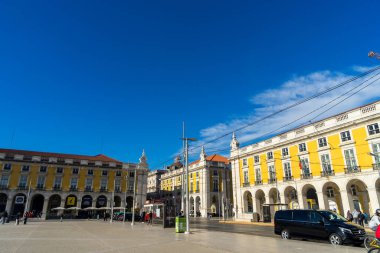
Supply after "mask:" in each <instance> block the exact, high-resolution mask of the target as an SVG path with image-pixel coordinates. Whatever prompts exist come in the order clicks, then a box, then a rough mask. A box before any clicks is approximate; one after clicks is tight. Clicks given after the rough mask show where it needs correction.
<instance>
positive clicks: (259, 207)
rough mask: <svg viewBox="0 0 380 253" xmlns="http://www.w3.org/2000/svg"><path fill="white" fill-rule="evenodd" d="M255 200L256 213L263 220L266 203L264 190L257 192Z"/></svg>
mask: <svg viewBox="0 0 380 253" xmlns="http://www.w3.org/2000/svg"><path fill="white" fill-rule="evenodd" d="M255 200H256V212H257V213H258V214H259V215H260V217H261V218H262V215H263V205H264V204H265V202H266V199H265V193H264V191H263V190H257V191H256V192H255Z"/></svg>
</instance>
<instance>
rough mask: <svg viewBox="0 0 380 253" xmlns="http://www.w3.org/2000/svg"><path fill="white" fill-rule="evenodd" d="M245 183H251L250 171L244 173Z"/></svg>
mask: <svg viewBox="0 0 380 253" xmlns="http://www.w3.org/2000/svg"><path fill="white" fill-rule="evenodd" d="M244 183H249V177H248V171H247V170H245V171H244Z"/></svg>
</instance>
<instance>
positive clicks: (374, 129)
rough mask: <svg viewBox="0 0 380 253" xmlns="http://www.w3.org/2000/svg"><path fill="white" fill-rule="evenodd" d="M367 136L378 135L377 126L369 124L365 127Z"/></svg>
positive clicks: (379, 131) (379, 130)
mask: <svg viewBox="0 0 380 253" xmlns="http://www.w3.org/2000/svg"><path fill="white" fill-rule="evenodd" d="M367 129H368V133H369V135H374V134H378V133H380V129H379V124H377V123H375V124H371V125H368V126H367Z"/></svg>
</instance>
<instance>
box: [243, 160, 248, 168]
mask: <svg viewBox="0 0 380 253" xmlns="http://www.w3.org/2000/svg"><path fill="white" fill-rule="evenodd" d="M243 167H248V159H247V158H243Z"/></svg>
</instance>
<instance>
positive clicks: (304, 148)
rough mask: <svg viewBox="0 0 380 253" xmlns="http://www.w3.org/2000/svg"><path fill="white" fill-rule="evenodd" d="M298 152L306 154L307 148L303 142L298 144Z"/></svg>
mask: <svg viewBox="0 0 380 253" xmlns="http://www.w3.org/2000/svg"><path fill="white" fill-rule="evenodd" d="M298 151H299V152H300V153H302V152H307V147H306V143H305V142H303V143H300V144H298Z"/></svg>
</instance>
